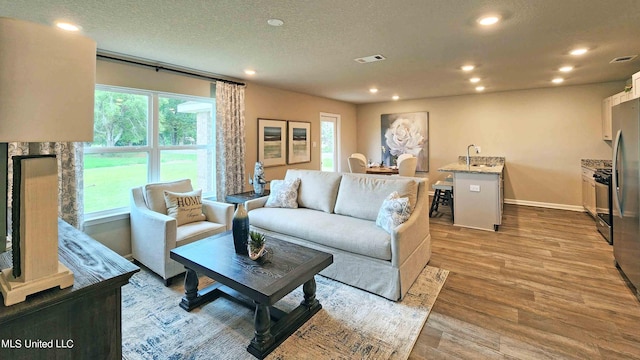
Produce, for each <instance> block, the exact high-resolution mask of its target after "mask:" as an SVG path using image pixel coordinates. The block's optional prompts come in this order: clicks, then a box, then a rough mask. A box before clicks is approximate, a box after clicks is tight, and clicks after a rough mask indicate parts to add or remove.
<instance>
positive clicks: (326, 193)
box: [285, 169, 342, 213]
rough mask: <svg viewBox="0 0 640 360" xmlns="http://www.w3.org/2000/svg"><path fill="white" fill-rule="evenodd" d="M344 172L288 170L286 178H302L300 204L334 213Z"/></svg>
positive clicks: (299, 195) (299, 193)
mask: <svg viewBox="0 0 640 360" xmlns="http://www.w3.org/2000/svg"><path fill="white" fill-rule="evenodd" d="M341 177H342V174H340V173H335V172H329V171H318V170H297V169H290V170H287V175H286V176H285V179H295V178H299V179H300V188H299V189H298V205H299V206H300V207H304V208H308V209H315V210H320V211H324V212H327V213H332V212H333V208H334V206H335V205H336V196H337V195H338V187H339V186H340V178H341Z"/></svg>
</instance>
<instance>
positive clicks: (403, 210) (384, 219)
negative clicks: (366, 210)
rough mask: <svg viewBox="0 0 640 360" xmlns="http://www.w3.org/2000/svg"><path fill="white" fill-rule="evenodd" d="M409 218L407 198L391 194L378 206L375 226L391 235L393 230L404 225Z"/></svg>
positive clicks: (396, 193)
mask: <svg viewBox="0 0 640 360" xmlns="http://www.w3.org/2000/svg"><path fill="white" fill-rule="evenodd" d="M409 216H411V208H410V206H409V198H408V197H402V198H401V197H400V195H398V192H397V191H394V192H392V193H391V194H390V195H389V196H388V197H387V198H386V199H385V200H384V201H383V202H382V206H380V210H379V211H378V217H377V218H376V225H378V226H380V227H381V228H383V229H384V230H385V231H386V232H388V233H391V232H392V231H393V229H394V228H396V227H397V226H398V225H400V224H402V223H404V222H405V221H407V220H408V219H409Z"/></svg>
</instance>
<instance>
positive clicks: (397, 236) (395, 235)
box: [391, 184, 429, 267]
mask: <svg viewBox="0 0 640 360" xmlns="http://www.w3.org/2000/svg"><path fill="white" fill-rule="evenodd" d="M422 185H423V186H422V187H420V188H419V193H418V201H417V202H416V206H415V208H414V209H413V213H412V214H411V216H410V217H409V219H408V220H407V221H405V222H404V223H403V224H400V225H399V226H398V227H396V228H395V229H394V230H393V231H392V232H391V265H393V266H395V267H400V265H402V264H403V263H404V262H405V260H407V258H408V257H409V256H410V255H411V254H412V253H413V252H414V251H415V249H416V248H417V247H418V246H419V245H420V244H421V243H422V242H423V241H424V239H426V238H428V237H429V216H428V214H427V212H428V211H429V204H428V200H429V197H428V194H427V193H426V191H425V186H424V184H422Z"/></svg>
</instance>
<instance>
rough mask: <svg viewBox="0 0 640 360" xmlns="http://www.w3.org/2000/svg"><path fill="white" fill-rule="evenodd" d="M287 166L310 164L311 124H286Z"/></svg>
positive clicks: (295, 122) (290, 122)
mask: <svg viewBox="0 0 640 360" xmlns="http://www.w3.org/2000/svg"><path fill="white" fill-rule="evenodd" d="M287 143H288V147H289V148H288V159H287V163H288V164H299V163H305V162H311V123H310V122H302V121H289V122H288V136H287Z"/></svg>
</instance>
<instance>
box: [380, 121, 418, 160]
mask: <svg viewBox="0 0 640 360" xmlns="http://www.w3.org/2000/svg"><path fill="white" fill-rule="evenodd" d="M380 130H381V131H380V132H381V135H382V139H381V144H382V148H381V154H382V162H383V163H384V164H385V165H387V166H392V165H397V164H396V163H395V161H396V159H398V156H399V155H401V154H412V155H413V156H415V157H417V158H418V165H417V167H416V171H429V113H428V112H426V111H421V112H412V113H402V114H383V115H382V116H381V129H380Z"/></svg>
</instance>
